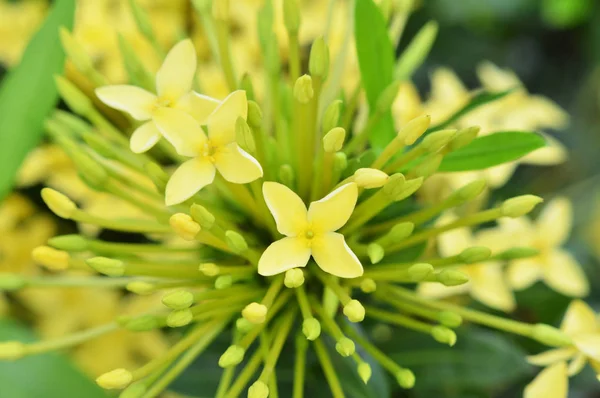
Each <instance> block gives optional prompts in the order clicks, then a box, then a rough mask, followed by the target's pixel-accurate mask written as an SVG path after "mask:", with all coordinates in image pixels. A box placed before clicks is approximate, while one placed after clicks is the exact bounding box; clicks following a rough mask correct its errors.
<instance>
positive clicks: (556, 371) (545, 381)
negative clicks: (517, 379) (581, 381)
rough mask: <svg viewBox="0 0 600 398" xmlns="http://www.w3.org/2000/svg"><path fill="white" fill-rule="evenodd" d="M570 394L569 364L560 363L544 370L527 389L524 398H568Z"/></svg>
mask: <svg viewBox="0 0 600 398" xmlns="http://www.w3.org/2000/svg"><path fill="white" fill-rule="evenodd" d="M568 392H569V377H568V375H567V364H566V363H564V362H558V363H556V364H554V365H552V366H550V367H549V368H546V369H544V370H542V371H541V372H540V373H539V374H538V375H537V376H536V377H535V379H533V381H532V382H531V383H529V384H528V385H527V387H525V392H524V393H523V398H567V393H568Z"/></svg>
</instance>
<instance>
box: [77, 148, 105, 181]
mask: <svg viewBox="0 0 600 398" xmlns="http://www.w3.org/2000/svg"><path fill="white" fill-rule="evenodd" d="M69 156H70V157H71V160H72V161H73V163H75V167H76V168H77V170H78V171H79V174H80V175H81V178H82V179H83V180H85V181H86V182H87V183H88V184H90V185H91V186H93V187H97V188H101V187H103V186H104V184H105V183H106V182H107V180H108V179H109V176H108V173H107V172H106V170H105V169H104V167H103V166H102V165H101V164H100V163H98V162H97V161H96V160H94V159H92V157H91V156H88V155H87V154H86V153H84V152H82V151H81V150H80V149H79V148H77V150H76V151H72V152H71V153H70V154H69Z"/></svg>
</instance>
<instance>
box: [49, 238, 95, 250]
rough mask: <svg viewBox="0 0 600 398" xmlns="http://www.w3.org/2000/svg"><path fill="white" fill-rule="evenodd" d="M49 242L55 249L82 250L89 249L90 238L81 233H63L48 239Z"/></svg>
mask: <svg viewBox="0 0 600 398" xmlns="http://www.w3.org/2000/svg"><path fill="white" fill-rule="evenodd" d="M48 244H49V245H50V246H52V247H54V248H55V249H59V250H65V251H69V252H82V251H85V250H87V249H88V240H87V239H86V238H84V237H83V236H81V235H76V234H73V235H62V236H55V237H53V238H50V239H48Z"/></svg>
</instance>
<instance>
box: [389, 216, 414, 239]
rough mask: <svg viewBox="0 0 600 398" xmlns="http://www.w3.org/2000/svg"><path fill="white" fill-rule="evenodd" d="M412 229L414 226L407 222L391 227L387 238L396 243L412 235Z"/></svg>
mask: <svg viewBox="0 0 600 398" xmlns="http://www.w3.org/2000/svg"><path fill="white" fill-rule="evenodd" d="M414 229H415V224H413V223H411V222H409V221H406V222H401V223H398V224H396V225H394V226H393V227H392V229H391V230H390V232H389V233H388V236H389V237H390V240H391V241H392V242H394V243H397V242H400V241H402V240H404V239H406V238H408V237H409V236H410V235H412V233H413V231H414Z"/></svg>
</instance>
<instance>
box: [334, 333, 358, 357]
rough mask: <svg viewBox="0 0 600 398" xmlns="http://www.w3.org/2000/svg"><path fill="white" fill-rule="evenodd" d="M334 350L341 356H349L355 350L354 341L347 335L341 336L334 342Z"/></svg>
mask: <svg viewBox="0 0 600 398" xmlns="http://www.w3.org/2000/svg"><path fill="white" fill-rule="evenodd" d="M335 350H336V351H337V352H338V353H339V354H340V355H341V356H343V357H349V356H350V355H352V354H354V353H355V352H356V346H355V345H354V341H352V340H350V339H349V338H347V337H342V338H341V339H339V340H338V341H337V343H336V344H335Z"/></svg>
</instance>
